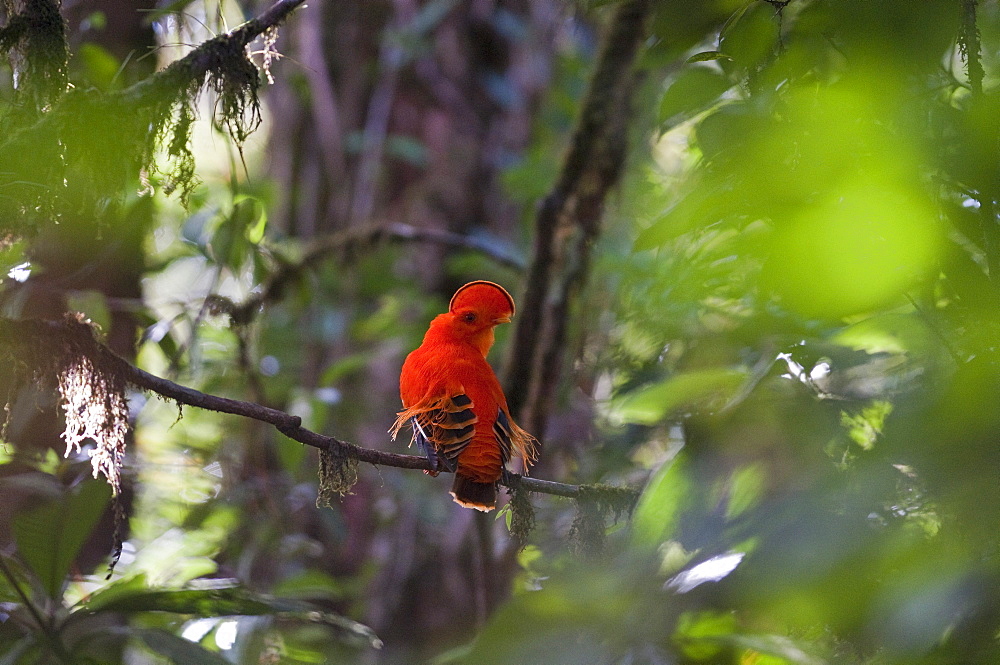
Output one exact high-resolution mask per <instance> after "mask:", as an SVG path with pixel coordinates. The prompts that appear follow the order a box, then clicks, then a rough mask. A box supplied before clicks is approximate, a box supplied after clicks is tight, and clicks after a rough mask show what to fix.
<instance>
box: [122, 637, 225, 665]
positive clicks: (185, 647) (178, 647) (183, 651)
mask: <svg viewBox="0 0 1000 665" xmlns="http://www.w3.org/2000/svg"><path fill="white" fill-rule="evenodd" d="M134 633H135V635H136V637H138V638H139V639H141V640H142V641H143V642H145V644H146V646H148V647H149V648H150V649H152V650H153V651H155V652H156V653H158V654H161V655H163V656H166V657H167V658H169V659H170V660H171V661H173V662H174V663H176V664H177V665H232V663H230V662H229V661H228V660H226V659H225V658H224V657H222V656H221V655H220V654H217V653H215V652H212V651H208V650H207V649H205V648H204V647H202V646H200V645H198V644H195V643H194V642H190V641H188V640H185V639H184V638H183V637H178V636H177V635H174V634H172V633H168V632H166V631H165V630H157V629H140V630H135V631H134Z"/></svg>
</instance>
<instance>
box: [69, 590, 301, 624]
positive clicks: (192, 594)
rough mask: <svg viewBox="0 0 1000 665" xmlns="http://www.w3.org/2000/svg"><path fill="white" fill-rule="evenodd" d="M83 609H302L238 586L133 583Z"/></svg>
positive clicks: (198, 612) (199, 612)
mask: <svg viewBox="0 0 1000 665" xmlns="http://www.w3.org/2000/svg"><path fill="white" fill-rule="evenodd" d="M83 608H84V609H85V610H88V611H91V612H123V613H126V614H131V613H135V612H173V613H175V614H191V615H195V616H205V617H209V616H225V615H248V616H252V615H259V614H270V613H271V612H275V611H291V610H295V609H301V608H300V607H299V606H296V605H294V604H291V603H281V602H280V601H275V600H270V599H268V600H265V598H264V597H263V596H258V595H256V594H253V593H251V592H249V591H247V590H245V589H241V588H239V587H236V586H230V587H224V588H218V589H150V588H148V587H147V588H138V587H137V586H135V585H134V584H130V585H129V586H128V588H127V589H121V590H118V592H117V593H114V594H111V595H110V596H107V595H104V594H102V595H95V596H93V597H92V598H91V599H90V601H88V602H87V603H85V604H84V606H83Z"/></svg>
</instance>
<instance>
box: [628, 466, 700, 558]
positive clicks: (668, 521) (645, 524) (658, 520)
mask: <svg viewBox="0 0 1000 665" xmlns="http://www.w3.org/2000/svg"><path fill="white" fill-rule="evenodd" d="M690 496H691V478H690V476H689V475H688V471H687V462H686V458H685V457H684V455H683V453H678V454H677V455H676V456H675V457H674V458H673V459H672V460H670V461H668V462H665V463H664V464H663V466H661V467H660V468H659V469H657V471H656V473H654V474H653V477H652V478H650V480H649V482H648V483H647V484H646V489H644V490H643V492H642V495H641V496H640V497H639V501H638V503H636V506H635V511H633V513H632V543H633V545H636V546H638V547H640V548H655V547H657V546H658V545H659V544H660V543H661V542H663V541H664V540H666V539H667V538H669V537H670V534H671V533H673V531H674V528H675V527H676V526H677V520H678V518H679V517H680V512H681V510H682V509H683V508H684V505H685V502H686V501H687V499H688V498H689V497H690Z"/></svg>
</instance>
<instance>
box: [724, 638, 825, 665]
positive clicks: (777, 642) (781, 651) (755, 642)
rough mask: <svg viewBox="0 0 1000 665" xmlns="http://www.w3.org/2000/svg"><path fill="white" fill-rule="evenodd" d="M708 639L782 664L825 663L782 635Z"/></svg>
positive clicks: (811, 664) (813, 664)
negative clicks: (767, 657)
mask: <svg viewBox="0 0 1000 665" xmlns="http://www.w3.org/2000/svg"><path fill="white" fill-rule="evenodd" d="M706 638H707V641H711V642H716V643H718V644H724V645H727V646H732V647H736V648H739V649H746V650H748V651H753V652H756V653H758V654H762V655H764V656H771V657H772V658H775V659H777V660H778V661H779V662H782V663H793V664H794V665H822V663H823V660H822V659H820V658H817V657H816V656H813V655H811V654H809V653H807V652H806V651H805V650H804V649H803V648H802V647H800V646H799V645H798V644H797V643H796V642H795V641H793V640H791V639H789V638H787V637H784V636H782V635H741V634H738V633H729V634H719V635H711V636H706ZM755 662H756V661H755Z"/></svg>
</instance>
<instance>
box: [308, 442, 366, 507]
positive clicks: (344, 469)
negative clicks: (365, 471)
mask: <svg viewBox="0 0 1000 665" xmlns="http://www.w3.org/2000/svg"><path fill="white" fill-rule="evenodd" d="M333 448H334V450H331V449H330V448H327V449H326V450H320V451H319V488H318V489H317V492H316V507H317V508H333V499H334V495H335V494H336V495H337V496H338V497H339V498H344V496H346V495H348V494H350V493H351V488H352V487H354V484H355V483H356V482H358V460H357V459H354V458H352V457H348V456H347V455H343V454H341V453H340V449H339V448H336V447H335V446H334V447H333Z"/></svg>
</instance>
